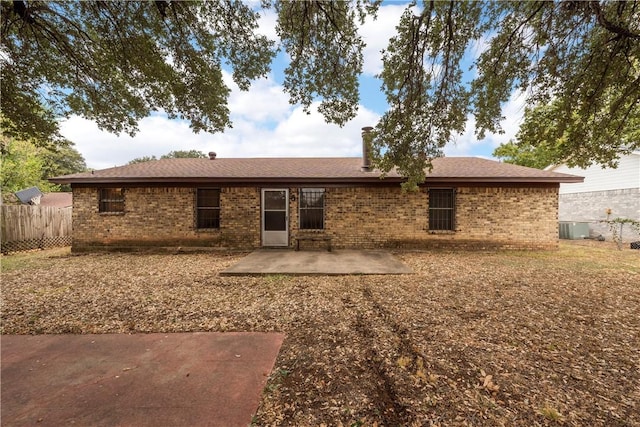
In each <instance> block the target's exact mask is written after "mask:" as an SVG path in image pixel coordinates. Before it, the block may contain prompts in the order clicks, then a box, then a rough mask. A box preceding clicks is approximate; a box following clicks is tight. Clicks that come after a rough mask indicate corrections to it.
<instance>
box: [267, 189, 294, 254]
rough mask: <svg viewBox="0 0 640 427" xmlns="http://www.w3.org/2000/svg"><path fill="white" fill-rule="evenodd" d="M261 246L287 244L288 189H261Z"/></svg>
mask: <svg viewBox="0 0 640 427" xmlns="http://www.w3.org/2000/svg"><path fill="white" fill-rule="evenodd" d="M261 211H262V212H261V216H262V246H289V190H288V189H286V188H283V189H263V190H262V209H261Z"/></svg>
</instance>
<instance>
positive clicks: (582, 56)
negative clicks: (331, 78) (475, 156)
mask: <svg viewBox="0 0 640 427" xmlns="http://www.w3.org/2000/svg"><path fill="white" fill-rule="evenodd" d="M478 46H483V47H484V49H483V50H482V53H481V54H480V55H479V57H478V59H477V60H476V61H475V63H474V67H475V71H476V74H475V76H474V77H473V79H472V81H471V82H467V81H464V79H463V74H462V69H461V64H460V58H462V57H463V55H464V53H465V52H467V51H472V50H473V49H474V48H477V47H478ZM381 78H382V79H383V90H384V91H385V93H386V95H387V99H388V102H389V104H390V110H389V111H388V112H387V113H386V114H385V115H384V116H383V118H382V120H381V121H380V123H379V124H378V126H377V128H376V131H377V133H378V135H377V138H376V140H375V141H376V143H375V144H374V145H375V148H376V149H377V150H376V152H377V154H378V162H379V163H380V164H382V165H383V167H384V168H385V169H389V168H390V167H392V166H393V165H395V166H398V167H399V170H400V171H401V172H403V173H405V174H407V175H408V176H409V177H410V180H409V182H408V184H407V185H408V186H409V187H411V186H412V185H413V184H415V183H416V182H419V181H420V179H422V174H421V173H420V172H421V170H422V168H421V166H422V164H423V160H424V159H427V160H428V159H429V158H431V157H433V156H436V155H439V154H440V152H441V150H442V148H443V147H444V145H445V144H447V143H448V142H449V141H450V140H451V137H452V133H456V132H462V130H463V124H464V118H465V117H466V116H467V115H468V114H473V115H474V116H475V119H476V133H477V135H478V137H480V138H482V137H484V135H485V133H486V132H487V131H491V132H500V131H501V129H500V125H499V123H500V121H501V119H502V117H501V105H502V104H503V103H504V102H506V101H507V100H508V99H509V97H510V96H511V94H512V93H513V91H514V90H517V89H520V90H523V91H526V93H527V94H528V104H529V105H547V104H550V103H551V102H552V101H553V105H554V109H555V112H554V114H555V116H554V123H555V130H556V132H557V133H558V134H561V135H562V136H563V138H564V139H563V141H562V144H563V145H562V147H561V148H560V151H561V152H562V153H565V154H566V155H567V157H569V153H574V154H573V155H572V156H571V161H572V163H573V164H574V165H580V166H586V165H588V164H590V163H591V162H592V161H597V162H607V161H610V160H611V159H612V158H615V157H617V155H618V152H619V150H620V149H621V147H622V146H623V145H625V146H626V147H627V148H629V149H633V148H637V147H639V146H640V139H639V138H635V139H631V140H626V141H621V138H620V135H621V134H636V135H637V127H636V128H635V130H629V127H630V126H634V125H633V121H632V120H630V118H633V117H638V115H640V110H639V108H640V2H638V1H628V2H614V1H600V2H577V1H563V2H557V1H556V2H550V1H528V2H425V4H424V7H423V8H422V9H421V10H420V11H418V12H414V11H411V10H407V11H406V12H405V14H404V15H403V17H402V20H401V22H400V25H399V26H398V34H397V35H396V36H395V37H394V38H393V39H392V40H391V43H390V45H389V48H388V50H387V51H386V52H385V54H384V71H383V72H382V73H381ZM469 83H470V84H469ZM636 123H637V121H636ZM527 141H528V142H530V143H531V145H532V146H534V147H535V146H538V141H537V140H535V138H530V139H528V140H527ZM548 142H552V143H553V144H555V142H556V141H555V140H553V139H549V140H548ZM548 146H552V145H548ZM385 149H386V151H385Z"/></svg>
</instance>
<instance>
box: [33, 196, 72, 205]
mask: <svg viewBox="0 0 640 427" xmlns="http://www.w3.org/2000/svg"><path fill="white" fill-rule="evenodd" d="M40 205H41V206H51V207H54V208H66V207H69V206H71V205H73V194H72V193H45V194H44V195H43V196H42V198H41V199H40Z"/></svg>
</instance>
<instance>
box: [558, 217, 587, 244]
mask: <svg viewBox="0 0 640 427" xmlns="http://www.w3.org/2000/svg"><path fill="white" fill-rule="evenodd" d="M588 237H589V223H588V222H570V221H560V238H561V239H568V240H579V239H585V238H588Z"/></svg>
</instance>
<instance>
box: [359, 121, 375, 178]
mask: <svg viewBox="0 0 640 427" xmlns="http://www.w3.org/2000/svg"><path fill="white" fill-rule="evenodd" d="M372 130H373V128H372V127H371V126H365V127H363V128H362V167H361V168H360V170H361V171H363V172H369V171H371V138H372V137H373V135H372V133H371V131H372Z"/></svg>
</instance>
